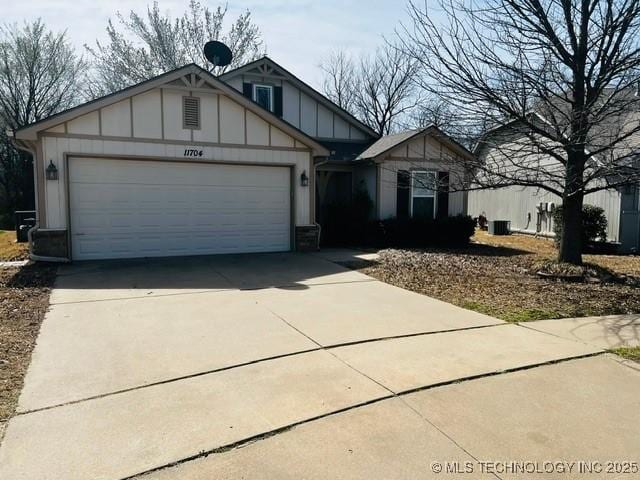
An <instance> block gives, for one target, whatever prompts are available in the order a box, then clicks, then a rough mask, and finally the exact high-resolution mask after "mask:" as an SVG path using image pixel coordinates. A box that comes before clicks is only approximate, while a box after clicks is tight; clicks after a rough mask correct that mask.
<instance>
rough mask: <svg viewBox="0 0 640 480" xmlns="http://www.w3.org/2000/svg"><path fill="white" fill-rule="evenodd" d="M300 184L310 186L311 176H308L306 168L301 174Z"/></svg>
mask: <svg viewBox="0 0 640 480" xmlns="http://www.w3.org/2000/svg"><path fill="white" fill-rule="evenodd" d="M300 185H302V186H303V187H308V186H309V177H307V171H306V170H303V172H302V173H301V174H300Z"/></svg>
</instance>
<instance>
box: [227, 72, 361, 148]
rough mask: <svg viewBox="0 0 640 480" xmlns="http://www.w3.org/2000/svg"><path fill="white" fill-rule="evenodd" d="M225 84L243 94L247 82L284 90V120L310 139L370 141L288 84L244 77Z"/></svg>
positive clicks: (252, 75) (249, 74) (336, 115)
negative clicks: (243, 87) (244, 84)
mask: <svg viewBox="0 0 640 480" xmlns="http://www.w3.org/2000/svg"><path fill="white" fill-rule="evenodd" d="M226 82H227V83H228V84H229V85H231V86H232V87H233V88H235V89H236V90H238V91H239V92H242V84H243V83H245V82H246V83H260V84H264V85H273V86H279V87H282V118H283V119H284V120H285V121H287V122H288V123H290V124H291V125H293V126H294V127H296V128H299V129H300V130H302V131H303V132H304V133H306V134H307V135H309V136H311V137H314V138H320V139H327V140H329V139H331V140H356V141H364V140H367V139H368V138H369V135H367V134H366V133H364V132H363V131H362V130H360V129H359V128H358V127H357V126H355V125H353V124H351V123H350V122H348V121H347V120H346V119H345V118H343V117H342V116H340V115H338V114H336V113H335V112H333V111H331V110H330V109H329V108H328V107H326V106H325V105H323V104H322V103H321V102H319V101H318V100H316V99H315V98H313V97H311V96H310V95H307V94H306V93H304V92H303V91H302V90H300V89H299V88H297V87H296V86H295V85H293V84H292V83H291V82H288V81H287V80H283V79H281V78H274V77H269V76H267V77H265V76H260V75H255V74H251V73H244V74H242V75H237V76H234V77H232V78H230V79H229V80H227V81H226Z"/></svg>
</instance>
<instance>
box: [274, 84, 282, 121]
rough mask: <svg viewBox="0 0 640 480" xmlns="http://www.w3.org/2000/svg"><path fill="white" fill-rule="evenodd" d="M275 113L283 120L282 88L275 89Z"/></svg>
mask: <svg viewBox="0 0 640 480" xmlns="http://www.w3.org/2000/svg"><path fill="white" fill-rule="evenodd" d="M273 113H274V115H275V116H276V117H279V118H282V87H273Z"/></svg>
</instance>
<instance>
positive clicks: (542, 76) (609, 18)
mask: <svg viewBox="0 0 640 480" xmlns="http://www.w3.org/2000/svg"><path fill="white" fill-rule="evenodd" d="M430 3H431V2H430ZM409 12H410V16H411V20H412V22H411V23H410V24H409V25H408V26H404V27H403V28H402V29H401V31H400V35H401V38H402V41H403V49H404V51H405V53H406V54H407V55H409V56H411V57H412V58H413V59H415V61H416V62H418V63H419V64H420V66H421V75H420V76H419V77H418V78H417V81H418V82H419V83H420V86H421V87H422V88H423V89H424V90H426V91H428V92H430V93H431V94H434V95H438V96H439V97H440V98H442V99H443V100H445V101H446V102H447V103H449V104H450V105H451V106H452V108H454V109H455V110H456V111H457V112H458V113H459V115H461V116H464V117H465V119H466V120H467V121H468V122H473V123H475V124H476V125H478V126H482V125H487V124H492V125H494V126H499V125H503V124H505V123H510V125H512V128H510V129H501V128H498V129H496V130H493V131H492V132H491V134H489V135H486V136H485V137H483V140H482V144H481V147H482V146H485V147H491V148H488V149H486V151H492V152H494V153H492V154H491V155H488V156H487V155H481V156H480V160H479V161H476V162H475V163H474V164H473V165H471V167H472V171H473V172H474V173H475V175H474V188H497V187H502V186H509V185H519V186H525V187H534V188H540V189H543V190H546V191H548V192H552V193H554V194H556V195H558V196H560V197H561V198H562V202H563V212H564V215H563V235H562V239H561V243H560V248H559V255H558V258H559V260H560V261H564V262H570V263H574V264H580V263H581V262H582V255H581V252H582V236H581V229H582V225H581V212H582V205H583V199H584V197H585V195H587V194H589V193H593V192H596V191H599V190H602V189H609V188H617V187H620V186H623V185H628V184H631V183H636V182H638V181H639V180H640V168H638V163H637V157H636V153H637V150H638V145H639V143H638V140H639V139H640V137H639V135H640V122H639V119H640V108H639V107H640V97H639V96H638V95H637V93H638V92H637V82H638V73H639V67H640V49H639V36H638V28H639V25H640V24H639V22H640V2H638V1H636V0H580V1H578V0H482V1H480V0H440V1H439V7H438V14H437V15H434V16H432V15H431V11H430V10H429V8H428V7H427V2H426V1H425V2H424V4H418V3H415V2H411V3H410V4H409ZM443 13H444V15H445V17H446V18H447V21H446V22H445V24H444V25H443V24H442V22H441V21H440V19H441V18H442V16H443V15H442V14H443Z"/></svg>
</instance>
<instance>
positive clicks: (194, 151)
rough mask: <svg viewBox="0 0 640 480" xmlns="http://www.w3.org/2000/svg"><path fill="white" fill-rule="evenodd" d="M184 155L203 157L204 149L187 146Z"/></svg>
mask: <svg viewBox="0 0 640 480" xmlns="http://www.w3.org/2000/svg"><path fill="white" fill-rule="evenodd" d="M184 156H185V157H201V156H202V150H198V149H195V148H185V150H184Z"/></svg>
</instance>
